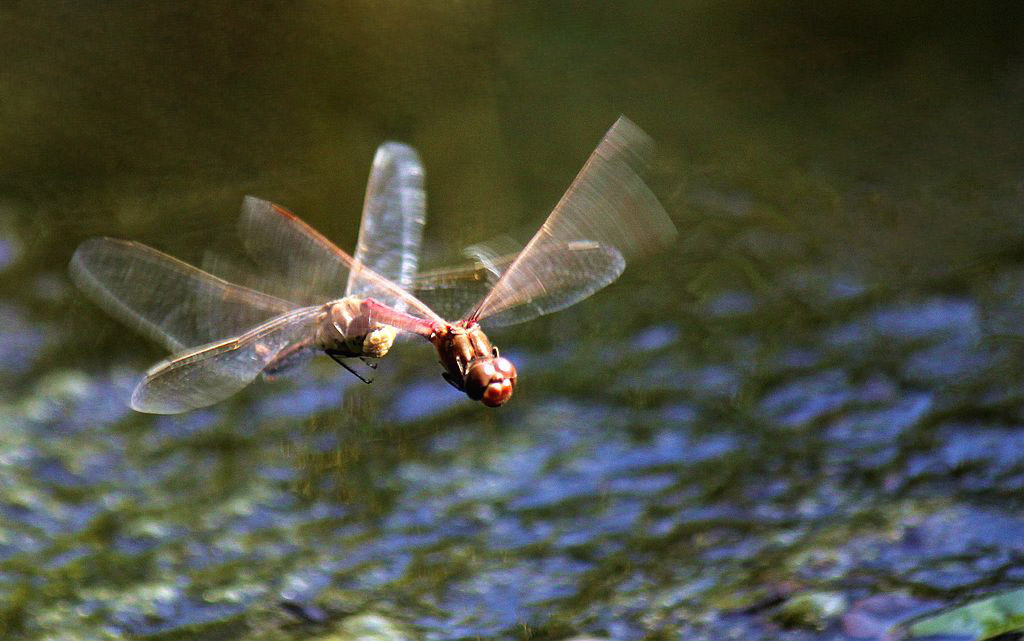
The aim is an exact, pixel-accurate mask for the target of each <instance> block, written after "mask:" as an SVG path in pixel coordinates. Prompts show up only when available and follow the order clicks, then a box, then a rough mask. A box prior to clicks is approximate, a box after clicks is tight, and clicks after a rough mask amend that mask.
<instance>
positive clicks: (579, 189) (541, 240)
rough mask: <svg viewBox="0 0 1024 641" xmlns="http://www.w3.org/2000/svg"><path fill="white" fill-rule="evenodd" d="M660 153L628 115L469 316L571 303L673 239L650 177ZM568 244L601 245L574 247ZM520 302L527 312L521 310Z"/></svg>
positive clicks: (536, 311)
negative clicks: (648, 171) (572, 249)
mask: <svg viewBox="0 0 1024 641" xmlns="http://www.w3.org/2000/svg"><path fill="white" fill-rule="evenodd" d="M653 153H654V143H653V141H652V140H651V139H650V138H649V137H648V136H647V134H645V133H644V132H643V131H642V130H641V129H640V128H639V127H637V126H636V125H635V124H633V123H632V122H631V121H629V120H628V119H626V118H625V117H620V118H619V119H618V120H617V121H616V122H615V124H614V125H612V128H611V129H609V130H608V133H607V134H605V137H604V139H603V140H602V141H601V143H600V144H599V145H598V146H597V149H595V150H594V152H593V153H592V154H591V155H590V158H589V159H588V160H587V163H586V164H585V165H584V166H583V169H581V170H580V173H579V174H578V175H577V176H576V179H575V180H573V182H572V184H571V185H570V186H569V189H568V191H566V193H565V195H564V196H562V199H561V200H560V201H559V202H558V204H557V205H556V206H555V209H554V211H552V212H551V215H549V216H548V219H547V220H546V221H545V222H544V224H543V225H542V226H541V228H540V229H539V230H538V231H537V233H536V234H535V235H534V237H533V238H532V239H531V240H530V242H529V243H527V245H526V247H525V248H523V251H522V252H520V253H519V255H518V256H517V257H516V259H515V261H513V262H512V264H511V265H509V267H508V269H506V270H505V272H504V274H502V276H501V278H500V279H499V280H498V282H497V283H496V284H495V286H494V288H493V289H491V291H490V292H489V293H488V294H487V295H486V296H485V297H484V298H483V299H482V300H480V302H479V303H477V305H476V307H474V309H473V310H472V311H471V312H470V313H469V314H467V316H466V319H467V320H469V321H479V320H482V319H485V318H488V317H494V318H493V319H492V323H496V324H502V323H509V322H518V321H523V320H527V319H529V318H533V317H535V316H538V315H540V314H547V313H551V312H554V311H557V310H559V309H563V308H565V307H568V306H569V305H572V304H574V303H576V302H578V301H580V300H582V299H584V298H586V297H587V296H590V295H591V294H593V293H594V292H596V291H598V290H599V289H601V288H602V287H604V286H606V285H608V284H609V283H611V282H612V281H613V280H615V279H616V278H618V276H619V274H621V273H622V270H623V269H624V267H625V262H626V260H631V259H633V258H635V257H637V256H640V255H642V254H644V253H647V252H649V251H652V250H654V249H657V248H659V247H662V246H664V245H665V244H667V243H669V242H671V240H672V239H673V238H674V237H675V235H676V230H675V226H674V225H673V224H672V221H671V220H669V217H668V214H667V213H666V212H665V209H664V207H662V206H661V203H660V202H658V199H657V197H656V196H655V195H654V193H653V192H651V190H650V188H649V187H648V186H647V184H646V183H645V182H644V178H643V176H644V175H645V173H646V168H647V166H648V164H649V163H650V160H651V158H652V156H653ZM560 247H561V248H565V247H580V248H586V247H593V248H594V249H593V250H592V251H575V252H566V251H558V250H559V248H560ZM611 250H614V251H615V253H617V254H618V255H617V256H616V255H614V254H613V253H612V251H611ZM518 307H523V310H522V311H514V310H515V308H518ZM499 315H500V316H499Z"/></svg>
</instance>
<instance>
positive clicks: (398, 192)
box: [345, 142, 426, 311]
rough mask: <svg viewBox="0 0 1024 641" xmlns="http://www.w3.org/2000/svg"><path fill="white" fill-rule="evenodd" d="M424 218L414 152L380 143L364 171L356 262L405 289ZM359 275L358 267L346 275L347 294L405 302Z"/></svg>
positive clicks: (415, 261) (420, 171)
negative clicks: (367, 173) (366, 178)
mask: <svg viewBox="0 0 1024 641" xmlns="http://www.w3.org/2000/svg"><path fill="white" fill-rule="evenodd" d="M425 222H426V194H425V192H424V190H423V166H422V164H421V163H420V159H419V156H418V155H417V154H416V151H415V150H414V149H413V148H412V147H409V146H408V145H403V144H400V143H396V142H388V143H384V144H383V145H381V146H380V147H378V148H377V154H376V155H375V156H374V158H373V166H372V168H371V169H370V180H369V182H368V184H367V186H366V201H365V203H364V204H363V217H362V222H361V223H360V228H359V241H358V243H357V244H356V253H355V260H356V262H357V263H359V264H362V265H365V266H367V267H369V268H370V269H371V270H373V271H374V272H376V273H377V274H379V275H381V276H383V277H385V278H387V279H390V280H391V281H393V282H394V283H395V284H397V285H398V286H400V287H401V288H402V289H406V290H408V289H409V287H410V285H411V283H412V280H413V278H414V277H415V276H416V270H417V268H418V266H419V256H420V244H421V243H422V241H423V225H424V223H425ZM364 274H365V272H364V271H363V270H359V269H356V270H352V271H351V272H350V273H349V277H348V288H347V289H346V292H345V293H346V295H347V296H358V297H360V298H370V297H372V298H376V299H377V300H379V301H381V302H382V303H384V304H386V305H390V306H392V307H394V308H395V309H397V310H399V311H405V309H406V303H405V301H403V300H402V299H401V298H399V297H397V296H395V295H393V294H392V293H391V292H389V291H386V290H384V289H382V288H381V287H379V286H378V285H377V283H376V282H374V281H373V280H371V279H367V278H365V277H364Z"/></svg>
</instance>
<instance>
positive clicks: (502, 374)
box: [464, 348, 516, 407]
mask: <svg viewBox="0 0 1024 641" xmlns="http://www.w3.org/2000/svg"><path fill="white" fill-rule="evenodd" d="M465 381H466V382H465V385H464V388H465V390H466V395H467V396H469V397H470V398H471V399H473V400H474V401H482V402H483V404H484V405H486V406H488V407H498V406H499V405H503V404H504V403H505V401H507V400H508V399H510V398H512V392H514V391H515V389H516V366H515V365H513V364H512V361H510V360H508V359H507V358H503V357H501V356H498V350H497V348H495V349H494V355H493V356H490V357H484V358H477V359H475V360H473V361H470V363H469V367H468V368H467V369H466V379H465Z"/></svg>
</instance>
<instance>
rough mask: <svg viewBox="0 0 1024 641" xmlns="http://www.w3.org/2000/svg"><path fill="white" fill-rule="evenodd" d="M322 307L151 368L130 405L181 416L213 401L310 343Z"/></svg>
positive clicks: (304, 310)
mask: <svg viewBox="0 0 1024 641" xmlns="http://www.w3.org/2000/svg"><path fill="white" fill-rule="evenodd" d="M322 309H323V308H322V306H313V307H303V308H300V309H296V310H292V311H290V312H288V313H286V314H282V315H280V316H278V317H276V318H273V319H271V320H269V321H267V322H265V323H263V324H262V325H259V326H257V327H254V328H252V329H251V330H249V331H248V332H246V333H245V334H242V335H241V336H237V337H235V338H230V339H227V340H223V341H220V342H217V343H212V344H210V345H205V346H203V347H200V348H197V349H194V350H191V351H188V352H185V353H182V354H178V355H176V356H174V357H172V358H171V359H169V360H166V361H164V362H162V363H160V364H158V365H156V366H155V367H153V368H152V369H150V370H149V371H148V372H147V373H146V376H145V378H143V379H142V382H140V383H139V384H138V386H137V387H136V388H135V391H134V392H133V393H132V408H133V409H135V410H137V411H139V412H147V413H150V414H178V413H181V412H187V411H189V410H193V409H197V408H200V407H206V406H207V405H212V404H214V403H216V402H218V401H221V400H224V399H225V398H227V397H228V396H231V395H232V394H234V393H235V392H238V391H239V390H241V389H242V388H243V387H245V386H246V385H248V384H249V383H251V382H252V381H253V379H255V378H256V377H257V376H259V375H260V373H261V372H262V371H263V370H264V369H267V368H268V367H271V366H273V364H274V363H275V361H278V360H288V359H289V358H291V357H292V356H293V355H294V353H295V352H298V351H301V350H303V349H306V348H308V347H311V346H312V342H311V341H312V338H313V337H314V336H315V332H316V323H317V321H318V319H319V316H320V315H321V313H322Z"/></svg>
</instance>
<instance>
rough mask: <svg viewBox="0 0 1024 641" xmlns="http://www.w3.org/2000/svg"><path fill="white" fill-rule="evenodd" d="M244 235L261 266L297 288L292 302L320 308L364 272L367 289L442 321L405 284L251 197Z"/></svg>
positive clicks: (286, 213) (281, 210) (245, 213)
mask: <svg viewBox="0 0 1024 641" xmlns="http://www.w3.org/2000/svg"><path fill="white" fill-rule="evenodd" d="M239 233H240V235H241V238H242V243H243V244H244V245H245V249H246V252H247V253H248V254H249V256H250V257H251V258H252V260H254V261H255V262H256V263H257V264H260V265H261V266H263V267H264V268H266V269H268V270H269V271H270V272H271V273H273V274H277V275H278V277H283V278H284V279H285V281H286V282H289V283H292V284H293V285H294V289H293V290H292V289H290V290H289V298H293V295H292V291H294V297H295V298H296V299H299V300H301V302H303V303H308V304H316V303H323V302H326V301H330V300H335V299H337V298H339V297H340V296H339V295H338V290H339V283H342V282H346V279H347V278H348V276H349V272H350V271H357V270H358V271H359V275H358V277H357V279H358V282H360V283H361V286H365V287H373V288H375V289H376V290H378V292H379V293H380V294H382V295H385V296H388V297H390V298H392V299H393V300H396V301H402V302H403V303H404V304H405V307H406V310H405V311H407V312H409V313H411V314H414V315H417V316H420V317H422V318H424V319H427V320H429V321H431V322H434V323H438V324H443V323H444V320H443V319H441V317H440V316H438V315H437V314H436V313H435V312H434V311H432V310H431V309H430V308H429V307H428V306H427V305H426V304H424V303H423V302H422V301H420V300H417V299H416V298H415V297H414V296H412V294H409V293H408V292H407V291H405V289H403V288H402V287H401V286H400V285H398V284H396V283H394V282H392V281H391V280H389V279H387V278H384V277H383V276H380V275H378V274H377V273H376V272H374V271H373V270H372V269H370V268H368V267H366V266H364V265H362V264H360V263H356V262H355V261H354V260H353V259H352V257H351V256H349V255H348V254H346V253H345V252H343V251H342V250H340V249H338V248H337V247H336V246H335V245H334V244H333V243H332V242H331V241H329V240H327V239H326V238H324V236H323V235H321V234H320V233H319V232H317V231H316V230H314V229H313V228H312V227H310V226H309V225H307V224H306V223H304V222H302V221H301V220H299V218H298V217H297V216H295V214H293V213H291V212H290V211H288V210H287V209H285V208H283V207H280V206H278V205H275V204H273V203H270V202H267V201H265V200H260V199H259V198H254V197H252V196H246V197H245V202H244V203H243V205H242V218H241V222H240V226H239Z"/></svg>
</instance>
